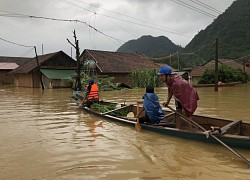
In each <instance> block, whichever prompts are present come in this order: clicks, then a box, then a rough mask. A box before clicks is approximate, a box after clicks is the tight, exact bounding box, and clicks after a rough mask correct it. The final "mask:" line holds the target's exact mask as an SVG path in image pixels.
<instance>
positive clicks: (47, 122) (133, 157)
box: [0, 84, 250, 179]
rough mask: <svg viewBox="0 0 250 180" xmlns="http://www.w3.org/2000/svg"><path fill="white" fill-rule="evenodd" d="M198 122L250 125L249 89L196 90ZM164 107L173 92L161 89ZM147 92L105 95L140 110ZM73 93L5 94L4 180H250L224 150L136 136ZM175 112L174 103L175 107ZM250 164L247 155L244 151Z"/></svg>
mask: <svg viewBox="0 0 250 180" xmlns="http://www.w3.org/2000/svg"><path fill="white" fill-rule="evenodd" d="M197 90H198V93H199V95H200V101H199V107H198V109H197V111H196V114H202V115H203V114H206V115H209V116H219V117H224V118H230V119H242V120H245V121H249V120H250V119H249V115H248V109H249V107H250V102H249V101H246V97H247V96H248V94H249V92H250V91H249V90H250V84H243V85H238V86H234V87H223V88H219V91H218V92H214V91H213V88H199V89H197ZM155 91H156V93H157V94H158V96H159V99H160V101H161V102H164V101H165V100H166V99H167V88H166V87H163V88H156V89H155ZM144 93H145V89H143V88H141V89H133V90H121V91H113V92H101V95H100V96H101V97H102V99H104V100H105V99H106V100H112V101H115V102H117V101H118V102H120V103H124V102H125V103H135V101H136V100H140V99H141V98H142V95H143V94H144ZM69 96H71V91H70V90H69V89H53V90H45V91H44V92H43V91H42V90H40V89H29V88H13V87H0V97H1V101H0V107H1V108H0V117H1V119H0V125H1V126H0V141H1V146H0V153H1V163H0V166H1V173H0V179H118V178H119V179H136V178H137V179H201V178H203V179H211V178H214V177H223V178H228V179H247V178H248V177H249V175H250V173H249V170H248V169H247V168H246V167H245V165H244V164H243V163H242V162H241V161H240V160H239V159H237V157H234V155H232V154H231V152H228V150H226V149H225V148H223V147H221V146H219V145H210V144H205V143H200V142H194V141H188V140H184V139H179V138H175V137H171V136H163V135H161V134H157V133H152V132H148V131H142V132H140V133H138V132H136V131H135V130H134V127H129V126H124V125H123V124H120V123H115V122H111V121H109V120H106V119H102V118H100V117H96V116H94V115H90V114H88V113H86V112H84V111H82V110H81V109H79V107H77V106H76V105H75V104H74V103H72V102H70V101H69ZM171 105H172V106H174V102H173V101H172V102H171ZM238 151H239V152H240V153H241V154H243V155H245V157H247V158H248V159H250V153H249V151H247V150H242V149H239V150H238Z"/></svg>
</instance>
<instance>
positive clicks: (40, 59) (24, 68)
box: [10, 52, 58, 74]
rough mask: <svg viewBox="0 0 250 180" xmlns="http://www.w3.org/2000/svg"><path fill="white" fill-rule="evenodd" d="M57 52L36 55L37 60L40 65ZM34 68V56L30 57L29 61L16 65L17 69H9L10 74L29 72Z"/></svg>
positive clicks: (35, 63)
mask: <svg viewBox="0 0 250 180" xmlns="http://www.w3.org/2000/svg"><path fill="white" fill-rule="evenodd" d="M57 53H58V52H55V53H50V54H45V55H41V56H38V62H39V63H40V65H42V63H43V62H44V61H46V60H48V59H49V58H51V57H52V56H54V55H55V54H57ZM35 68H37V61H36V57H34V58H32V59H31V60H30V61H29V62H27V63H25V64H24V65H22V66H20V67H18V68H17V69H15V70H13V71H11V72H10V74H17V73H30V72H31V71H32V70H33V69H35Z"/></svg>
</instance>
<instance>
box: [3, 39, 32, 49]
mask: <svg viewBox="0 0 250 180" xmlns="http://www.w3.org/2000/svg"><path fill="white" fill-rule="evenodd" d="M0 40H2V41H5V42H7V43H10V44H14V45H18V46H22V47H28V48H30V47H32V48H34V46H27V45H23V44H19V43H15V42H12V41H9V40H6V39H3V38H1V37H0Z"/></svg>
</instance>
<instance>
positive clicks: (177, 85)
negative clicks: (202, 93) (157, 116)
mask: <svg viewBox="0 0 250 180" xmlns="http://www.w3.org/2000/svg"><path fill="white" fill-rule="evenodd" d="M157 74H158V75H159V76H160V78H161V81H163V82H165V83H166V84H167V86H168V98H167V101H166V102H165V103H163V106H165V107H166V106H168V104H169V102H170V100H171V98H172V96H174V97H175V105H176V110H177V111H178V112H181V113H182V114H184V115H185V116H187V117H191V116H192V115H193V113H194V112H195V110H196V108H197V101H198V100H199V96H198V93H197V92H196V90H195V89H194V88H193V87H192V86H191V85H190V84H189V83H188V82H187V81H186V80H185V79H183V78H182V77H181V76H178V75H176V74H173V73H172V69H171V67H169V66H162V67H161V68H160V71H159V73H157ZM176 124H177V126H180V124H178V122H176Z"/></svg>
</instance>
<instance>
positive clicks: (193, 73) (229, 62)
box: [190, 59, 250, 76]
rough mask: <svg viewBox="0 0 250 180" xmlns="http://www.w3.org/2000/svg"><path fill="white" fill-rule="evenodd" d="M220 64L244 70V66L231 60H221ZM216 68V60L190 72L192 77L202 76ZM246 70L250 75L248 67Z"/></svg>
mask: <svg viewBox="0 0 250 180" xmlns="http://www.w3.org/2000/svg"><path fill="white" fill-rule="evenodd" d="M218 62H219V65H220V64H224V65H227V66H229V67H231V68H239V69H243V65H242V64H240V63H237V62H236V61H234V60H231V59H219V60H218ZM214 66H215V60H211V61H209V62H207V63H206V64H204V65H203V66H197V67H195V68H194V69H192V71H191V72H190V75H191V76H202V74H203V73H204V72H205V70H206V69H214ZM245 70H246V73H247V74H250V68H248V67H246V68H245Z"/></svg>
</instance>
